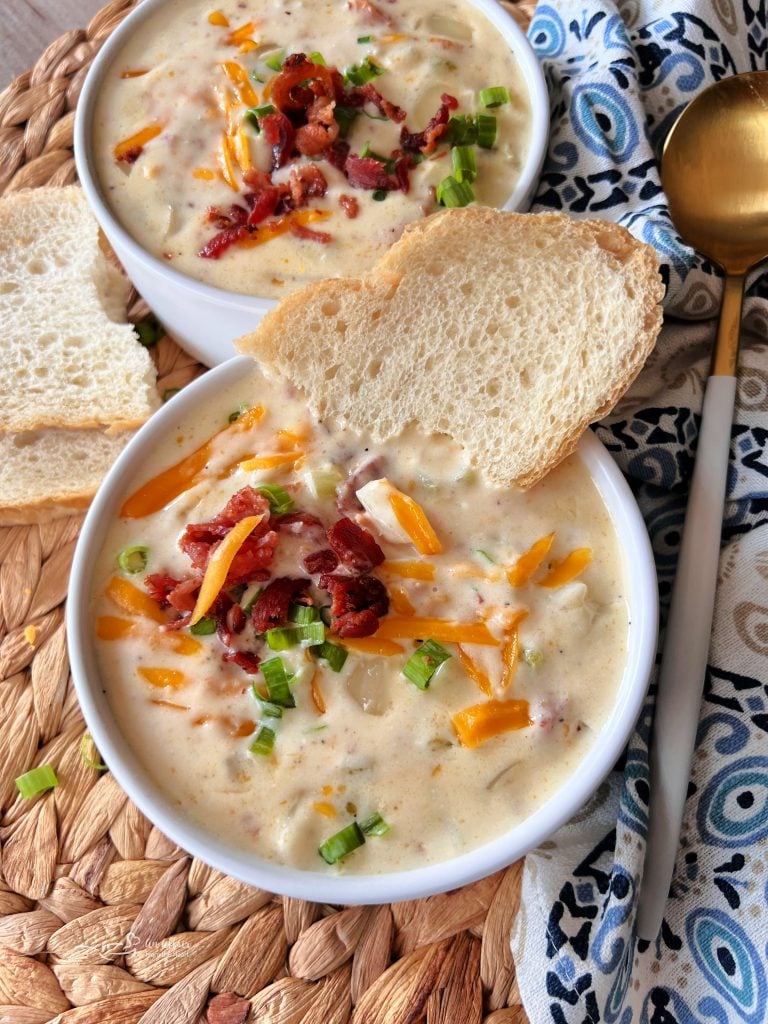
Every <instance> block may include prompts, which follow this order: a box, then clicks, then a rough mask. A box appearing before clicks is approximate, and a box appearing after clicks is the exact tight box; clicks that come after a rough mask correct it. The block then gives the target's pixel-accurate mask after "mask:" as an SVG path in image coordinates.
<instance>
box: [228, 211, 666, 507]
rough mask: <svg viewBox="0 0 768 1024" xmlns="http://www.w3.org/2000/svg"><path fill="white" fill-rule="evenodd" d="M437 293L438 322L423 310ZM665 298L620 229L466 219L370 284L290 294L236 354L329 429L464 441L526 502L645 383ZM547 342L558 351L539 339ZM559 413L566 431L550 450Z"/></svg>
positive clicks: (411, 238)
mask: <svg viewBox="0 0 768 1024" xmlns="http://www.w3.org/2000/svg"><path fill="white" fill-rule="evenodd" d="M468 260H471V261H473V263H474V267H476V268H477V269H476V272H475V273H474V274H473V272H472V268H470V269H469V271H467V268H466V267H465V266H464V264H463V262H462V261H465V262H466V261H468ZM494 266H497V268H498V270H497V272H496V273H494ZM555 281H556V282H557V283H556V284H553V282H555ZM429 295H432V296H434V297H435V301H434V311H435V312H434V316H433V317H432V318H430V315H429V312H427V313H424V312H423V310H419V311H416V310H414V309H413V306H414V305H415V304H417V303H422V302H424V301H426V300H425V296H429ZM662 295H663V284H662V282H661V278H660V276H659V272H658V261H657V258H656V254H655V252H654V251H653V250H652V249H651V248H650V247H649V246H647V245H645V244H643V243H642V242H639V241H637V240H636V239H635V238H634V237H633V236H632V235H631V234H630V233H629V232H628V231H626V229H624V228H622V227H620V226H619V225H617V224H614V223H612V222H607V221H601V220H575V219H573V218H571V217H568V216H566V215H564V214H559V213H542V214H513V213H502V212H500V211H497V210H493V209H490V208H487V207H467V208H466V209H463V210H450V211H445V212H443V213H439V214H436V215H433V216H432V217H429V218H426V219H424V220H422V221H418V222H415V223H414V224H412V225H410V226H409V227H408V228H407V229H406V231H405V232H404V234H403V236H402V238H401V239H400V241H399V242H397V243H396V244H395V245H394V246H393V247H392V248H391V249H390V250H389V251H388V252H387V253H386V254H385V255H384V256H383V257H382V259H381V260H380V261H379V262H378V263H377V265H376V266H375V267H374V268H373V269H372V270H370V271H369V272H368V273H366V274H364V275H362V276H361V277H359V278H347V279H333V280H325V281H320V282H317V283H315V284H311V285H309V286H307V287H305V288H303V289H301V290H299V291H297V292H294V293H293V294H292V295H289V296H288V297H287V298H286V299H284V300H283V301H282V302H281V303H280V304H279V306H278V307H277V308H276V309H274V310H272V311H271V312H270V313H269V314H268V315H267V316H266V317H265V318H264V320H263V321H262V323H261V325H260V326H259V328H258V329H257V330H256V331H255V332H254V333H253V334H251V335H247V336H246V337H244V338H241V339H239V340H238V341H237V342H236V346H237V348H238V349H239V350H240V351H241V352H244V353H247V354H250V355H252V356H254V357H255V358H256V359H257V360H258V361H259V362H260V363H262V364H263V365H265V366H266V368H267V369H268V370H270V371H272V372H275V373H278V374H279V375H281V376H283V377H286V378H287V379H289V380H291V382H292V383H293V384H295V385H297V386H298V387H300V388H301V389H302V390H303V391H304V393H305V395H306V397H307V400H308V401H309V404H310V406H311V407H312V408H313V410H314V411H315V413H316V414H317V415H320V416H321V417H329V416H330V417H333V418H335V419H337V420H338V421H339V422H340V423H342V424H343V425H346V426H349V427H350V428H352V429H354V430H355V431H357V432H358V433H361V434H367V435H370V436H372V437H373V439H374V440H377V439H378V440H382V439H384V438H386V437H391V436H394V435H396V434H398V433H399V432H400V431H401V430H403V429H405V428H406V427H407V426H408V425H409V424H410V423H413V422H414V421H416V422H419V421H420V422H422V424H423V426H424V427H425V429H427V430H428V431H429V432H434V431H436V430H442V431H443V432H446V433H450V434H452V436H453V437H454V438H455V439H456V440H457V441H459V443H461V444H463V445H464V446H465V448H467V450H468V451H469V452H470V454H471V455H472V457H473V460H474V462H475V464H476V466H477V467H478V468H479V469H480V470H481V471H482V472H483V473H484V475H485V476H486V478H487V479H488V480H489V482H490V483H492V484H494V485H496V486H517V487H520V488H523V489H527V488H529V487H531V486H533V485H534V484H535V483H537V482H538V481H539V480H541V479H542V478H543V477H544V476H545V475H546V474H547V473H548V472H549V471H550V470H551V469H553V468H554V467H555V466H556V465H557V464H558V463H559V462H561V461H562V460H563V459H564V458H566V457H567V456H568V455H570V454H571V453H573V452H574V451H575V449H576V447H577V445H578V442H579V438H580V437H581V435H582V434H583V432H584V431H585V430H586V428H587V427H588V426H589V424H590V423H593V422H595V421H596V420H598V419H600V418H601V417H602V416H604V415H605V414H606V413H607V412H608V411H609V410H610V409H611V408H613V406H614V405H615V404H616V402H617V401H618V400H619V398H620V397H621V396H622V395H623V394H624V392H625V391H626V390H627V388H628V387H629V386H630V384H631V383H632V381H633V380H634V379H635V377H636V376H637V374H638V373H639V372H640V369H641V368H642V366H643V364H644V363H645V360H646V359H647V357H648V355H649V354H650V352H651V350H652V349H653V346H654V343H655V340H656V336H657V334H658V331H659V329H660V327H661V320H662V311H661V307H660V304H659V303H660V301H661V298H662ZM409 303H410V305H409ZM515 303H517V305H515ZM505 304H506V307H507V308H506V309H504V308H502V307H504V306H505ZM553 310H556V311H557V315H558V316H559V317H560V318H561V320H562V321H563V322H558V323H556V324H555V325H554V328H553V324H552V322H551V318H552V316H554V315H555V313H554V312H553ZM446 311H447V312H446ZM411 312H413V314H414V315H413V316H411ZM416 312H418V316H417V315H415V314H416ZM497 312H498V315H497ZM404 321H406V322H405V323H404ZM407 321H410V323H409V322H407ZM433 321H434V323H433ZM619 321H622V323H619ZM623 322H625V323H626V327H624V326H623ZM382 324H384V327H382ZM411 325H412V326H411ZM409 327H411V329H409ZM492 330H493V331H495V332H496V333H495V334H493V335H492V334H491V331H492ZM334 332H335V333H334ZM436 332H441V335H442V336H441V337H440V338H439V339H438V340H435V339H434V337H432V335H434V334H435V333H436ZM547 333H549V335H553V333H554V335H556V337H555V342H553V341H552V338H551V337H548V338H544V339H543V340H540V341H537V339H541V338H542V335H543V334H547ZM329 338H330V339H331V340H329ZM313 351H314V352H315V355H314V358H313V357H312V355H311V353H312V352H313ZM308 353H310V355H308ZM386 359H389V360H393V361H394V362H393V364H392V366H391V367H390V366H389V364H385V362H384V361H385V360H386ZM569 359H570V360H572V362H570V363H569ZM321 363H322V365H320V364H321ZM549 364H551V365H552V366H554V369H553V370H551V371H550V370H547V369H546V367H547V365H549ZM415 365H421V366H422V373H421V375H414V373H413V372H412V368H413V367H414V366H415ZM393 367H394V369H393ZM456 374H461V382H460V383H461V386H457V385H456V379H455V377H456ZM427 375H428V380H427V381H426V383H425V377H426V376H427ZM515 375H517V376H516V380H518V383H517V384H516V383H514V382H511V380H512V377H515ZM580 376H581V378H583V379H580ZM542 378H544V379H543V381H542ZM398 380H399V381H400V382H401V390H402V389H406V390H412V391H413V392H414V394H415V396H416V397H415V398H414V399H413V401H410V402H409V400H408V398H407V396H406V397H405V398H403V396H402V394H400V393H398V392H397V383H396V382H397V381H398ZM526 381H528V383H526ZM520 382H522V383H520ZM531 382H533V383H531ZM483 389H485V390H483ZM497 393H498V394H499V395H500V396H501V398H500V399H499V400H498V401H497V402H494V400H493V398H487V397H486V398H483V399H482V402H480V403H479V411H478V408H473V407H472V402H473V401H474V402H475V403H478V396H483V395H485V396H488V395H489V394H491V395H493V394H497ZM566 404H567V406H568V408H567V410H564V409H563V408H562V407H563V406H564V405H566ZM512 405H514V406H516V408H510V406H512ZM393 407H394V412H393V411H392V409H393ZM483 408H484V409H485V415H483ZM518 409H520V410H522V417H523V418H524V419H525V422H524V423H521V422H520V418H521V417H519V416H518V415H517V411H518ZM545 414H548V422H549V421H552V422H554V424H555V426H554V427H553V429H551V430H549V431H548V432H547V433H546V436H544V435H542V433H541V432H540V431H539V430H538V429H537V426H538V423H537V421H539V420H543V418H544V415H545ZM483 431H484V432H485V433H486V435H487V437H486V439H485V440H484V439H483V437H480V436H478V435H479V434H480V433H481V432H483ZM502 446H503V447H504V448H505V450H504V451H503V452H501V451H500V447H502Z"/></svg>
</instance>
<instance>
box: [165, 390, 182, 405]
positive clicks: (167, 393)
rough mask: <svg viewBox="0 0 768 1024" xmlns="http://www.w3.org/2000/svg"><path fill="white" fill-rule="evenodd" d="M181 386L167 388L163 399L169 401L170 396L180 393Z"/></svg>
mask: <svg viewBox="0 0 768 1024" xmlns="http://www.w3.org/2000/svg"><path fill="white" fill-rule="evenodd" d="M180 391H181V388H166V389H165V391H164V392H163V401H164V402H167V401H168V399H169V398H173V396H174V395H178V393H179V392H180Z"/></svg>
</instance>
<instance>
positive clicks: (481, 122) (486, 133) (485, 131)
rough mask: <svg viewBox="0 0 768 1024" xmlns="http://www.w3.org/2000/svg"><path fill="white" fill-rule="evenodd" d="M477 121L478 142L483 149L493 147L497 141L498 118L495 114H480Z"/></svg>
mask: <svg viewBox="0 0 768 1024" xmlns="http://www.w3.org/2000/svg"><path fill="white" fill-rule="evenodd" d="M476 123H477V144H478V146H480V147H482V149H493V144H494V142H495V141H496V118H495V117H494V116H493V114H478V115H477V118H476Z"/></svg>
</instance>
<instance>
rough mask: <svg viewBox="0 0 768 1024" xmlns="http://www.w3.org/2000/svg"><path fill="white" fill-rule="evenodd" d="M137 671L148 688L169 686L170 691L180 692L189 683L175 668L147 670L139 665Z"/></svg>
mask: <svg viewBox="0 0 768 1024" xmlns="http://www.w3.org/2000/svg"><path fill="white" fill-rule="evenodd" d="M137 671H138V673H139V675H140V676H141V677H142V679H145V680H146V681H147V682H148V683H149V684H150V686H156V687H157V688H158V689H162V688H163V687H165V686H169V687H170V688H171V689H172V690H180V689H181V687H182V686H185V685H186V683H187V682H188V681H189V680H188V679H187V677H186V676H185V675H184V673H183V672H179V671H178V669H175V668H147V667H146V666H145V665H140V666H139V668H138V670H137Z"/></svg>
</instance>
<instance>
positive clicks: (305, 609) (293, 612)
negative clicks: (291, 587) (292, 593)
mask: <svg viewBox="0 0 768 1024" xmlns="http://www.w3.org/2000/svg"><path fill="white" fill-rule="evenodd" d="M319 618H320V613H319V612H318V610H317V608H315V607H314V605H311V604H292V605H291V607H290V608H289V609H288V619H289V621H290V622H295V623H296V624H297V625H299V626H306V624H307V623H308V622H317V620H318V619H319Z"/></svg>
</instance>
